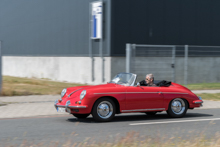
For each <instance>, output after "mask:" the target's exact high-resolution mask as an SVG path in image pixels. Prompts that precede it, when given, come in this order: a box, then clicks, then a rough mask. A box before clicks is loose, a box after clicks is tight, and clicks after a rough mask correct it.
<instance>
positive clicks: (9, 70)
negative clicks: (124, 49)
mask: <svg viewBox="0 0 220 147" xmlns="http://www.w3.org/2000/svg"><path fill="white" fill-rule="evenodd" d="M109 67H111V58H110V57H106V58H105V70H104V73H105V74H104V76H105V82H104V83H106V82H108V81H110V77H111V73H110V71H111V70H110V68H109ZM91 71H92V69H91V58H90V57H21V56H17V57H16V56H3V58H2V73H3V75H9V76H15V77H28V78H32V77H34V78H48V79H51V80H55V81H67V82H74V83H86V84H100V83H102V62H101V58H100V57H95V58H94V75H95V77H94V78H95V81H94V82H93V81H92V75H91Z"/></svg>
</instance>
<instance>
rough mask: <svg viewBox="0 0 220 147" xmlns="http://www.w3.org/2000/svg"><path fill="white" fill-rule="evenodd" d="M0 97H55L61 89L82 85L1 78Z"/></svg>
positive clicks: (9, 77) (8, 77) (31, 79)
mask: <svg viewBox="0 0 220 147" xmlns="http://www.w3.org/2000/svg"><path fill="white" fill-rule="evenodd" d="M2 79H3V80H2V92H1V95H2V96H19V95H56V94H60V92H61V91H62V89H63V88H67V87H73V86H80V85H82V84H76V83H65V82H54V81H50V80H46V79H34V78H18V77H11V76H3V78H2Z"/></svg>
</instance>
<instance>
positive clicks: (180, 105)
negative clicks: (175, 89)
mask: <svg viewBox="0 0 220 147" xmlns="http://www.w3.org/2000/svg"><path fill="white" fill-rule="evenodd" d="M171 109H172V111H173V113H175V114H177V115H179V114H182V113H183V112H184V111H185V109H186V108H185V102H184V100H182V99H180V98H177V99H174V100H173V101H172V104H171Z"/></svg>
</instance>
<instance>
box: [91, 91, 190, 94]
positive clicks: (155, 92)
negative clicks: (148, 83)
mask: <svg viewBox="0 0 220 147" xmlns="http://www.w3.org/2000/svg"><path fill="white" fill-rule="evenodd" d="M135 93H161V94H163V93H164V94H188V93H179V92H160V91H158V92H108V93H94V94H135Z"/></svg>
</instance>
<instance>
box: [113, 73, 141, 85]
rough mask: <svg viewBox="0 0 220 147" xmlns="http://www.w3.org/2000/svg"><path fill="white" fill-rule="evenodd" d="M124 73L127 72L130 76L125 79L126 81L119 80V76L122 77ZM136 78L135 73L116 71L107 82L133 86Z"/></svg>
mask: <svg viewBox="0 0 220 147" xmlns="http://www.w3.org/2000/svg"><path fill="white" fill-rule="evenodd" d="M125 74H128V75H130V76H131V77H130V78H129V80H127V81H126V83H125V82H122V81H120V80H121V79H120V77H121V78H122V77H123V76H124V75H125ZM136 79H137V75H136V74H133V73H126V72H121V73H118V74H117V75H116V76H115V77H114V78H113V79H112V80H111V81H110V82H109V83H115V84H119V85H124V86H134V84H135V81H136Z"/></svg>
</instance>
